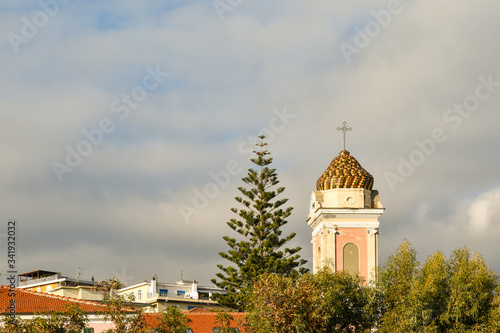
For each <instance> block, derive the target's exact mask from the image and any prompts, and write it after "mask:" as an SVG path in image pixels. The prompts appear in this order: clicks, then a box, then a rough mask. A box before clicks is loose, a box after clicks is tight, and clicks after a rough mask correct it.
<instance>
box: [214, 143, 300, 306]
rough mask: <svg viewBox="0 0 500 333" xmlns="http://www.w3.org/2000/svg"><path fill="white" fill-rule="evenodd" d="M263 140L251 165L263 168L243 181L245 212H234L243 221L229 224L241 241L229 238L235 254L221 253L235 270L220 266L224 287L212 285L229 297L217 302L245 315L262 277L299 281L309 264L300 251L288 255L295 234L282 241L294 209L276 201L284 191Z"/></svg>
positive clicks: (240, 188) (243, 210) (223, 296)
mask: <svg viewBox="0 0 500 333" xmlns="http://www.w3.org/2000/svg"><path fill="white" fill-rule="evenodd" d="M259 138H260V143H258V144H257V145H256V146H258V147H259V148H260V149H259V150H257V151H254V154H255V155H256V157H254V158H251V159H250V161H252V162H253V163H254V164H255V165H256V166H257V167H258V168H257V170H254V169H249V170H248V174H247V176H246V177H244V178H243V179H242V180H243V182H244V183H245V184H247V185H248V186H249V189H246V188H244V187H238V190H239V191H240V192H241V193H242V195H243V196H242V197H236V198H235V199H236V201H237V202H238V203H240V204H242V205H243V207H244V208H243V209H239V210H238V209H236V208H233V209H231V211H232V212H234V213H235V214H237V215H238V216H239V218H233V219H231V220H230V221H229V222H227V224H228V226H229V227H230V228H231V229H232V230H234V231H236V232H237V233H238V235H239V238H240V240H237V239H236V238H233V237H230V236H224V237H223V239H224V240H225V241H226V242H227V244H228V245H229V247H230V250H228V251H227V252H220V253H219V255H220V256H221V257H222V258H224V259H226V260H228V261H230V262H231V263H232V264H233V266H227V267H224V266H223V265H221V264H219V265H217V267H218V268H219V269H220V270H221V271H222V272H219V273H217V274H216V276H217V277H218V278H219V279H220V281H216V279H212V282H213V283H215V284H216V285H217V286H218V287H220V288H223V289H225V290H226V291H227V294H226V295H220V294H219V295H216V296H215V299H216V300H217V301H218V302H219V303H220V304H222V305H224V306H228V307H230V308H233V309H237V310H240V311H243V310H244V309H245V308H246V305H247V304H246V294H247V289H248V288H250V287H252V286H253V283H254V281H255V280H256V278H257V277H258V276H259V275H261V274H263V273H276V274H281V275H284V276H291V277H294V276H298V274H299V271H300V272H301V273H303V272H306V271H307V269H305V268H303V267H300V266H302V265H303V264H305V263H306V260H303V259H300V255H298V254H297V252H299V251H300V250H301V248H300V247H296V248H291V249H290V248H284V249H283V246H284V245H285V244H286V243H287V242H289V241H290V240H292V239H293V238H294V237H295V233H291V234H290V235H288V236H286V237H282V236H281V234H282V230H281V229H282V227H283V226H284V225H286V224H287V223H288V222H287V221H286V219H287V218H288V217H289V216H290V214H291V213H292V209H293V208H292V207H288V208H283V205H285V204H286V202H287V201H288V199H277V197H278V196H279V195H280V194H281V193H282V192H283V191H284V190H285V188H284V187H278V188H275V187H276V185H277V184H278V183H279V181H278V176H277V174H276V169H270V168H269V167H268V166H269V165H270V164H271V163H272V158H271V157H268V156H267V155H269V154H270V153H269V152H268V151H267V150H265V149H264V147H265V146H266V145H267V143H265V141H264V139H265V137H264V136H260V137H259ZM297 268H299V271H298V270H297Z"/></svg>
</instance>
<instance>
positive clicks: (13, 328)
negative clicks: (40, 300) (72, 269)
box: [0, 304, 89, 333]
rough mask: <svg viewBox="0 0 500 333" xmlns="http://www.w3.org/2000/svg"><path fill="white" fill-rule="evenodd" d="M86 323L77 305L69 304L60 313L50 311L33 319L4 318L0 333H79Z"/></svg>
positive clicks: (84, 316)
mask: <svg viewBox="0 0 500 333" xmlns="http://www.w3.org/2000/svg"><path fill="white" fill-rule="evenodd" d="M88 321H89V320H88V318H87V316H86V314H85V313H84V312H83V311H82V309H80V307H79V306H78V305H76V304H69V305H68V306H67V307H66V308H65V309H64V310H62V311H50V312H48V313H45V314H43V315H42V314H40V315H37V316H35V317H34V318H33V319H28V320H21V319H20V318H19V317H14V318H12V317H8V318H4V322H3V323H2V324H0V333H19V332H24V333H63V332H65V333H80V332H82V330H83V328H85V327H87V326H86V325H87V323H88Z"/></svg>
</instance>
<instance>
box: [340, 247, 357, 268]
mask: <svg viewBox="0 0 500 333" xmlns="http://www.w3.org/2000/svg"><path fill="white" fill-rule="evenodd" d="M343 260H344V271H347V272H349V273H351V274H356V273H359V248H358V246H357V245H356V244H354V243H347V244H346V245H345V246H344V256H343Z"/></svg>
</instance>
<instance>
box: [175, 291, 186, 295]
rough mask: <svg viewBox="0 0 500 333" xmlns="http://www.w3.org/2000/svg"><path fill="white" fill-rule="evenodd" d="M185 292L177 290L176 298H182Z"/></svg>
mask: <svg viewBox="0 0 500 333" xmlns="http://www.w3.org/2000/svg"><path fill="white" fill-rule="evenodd" d="M185 295H186V292H185V291H184V290H177V297H184V296H185Z"/></svg>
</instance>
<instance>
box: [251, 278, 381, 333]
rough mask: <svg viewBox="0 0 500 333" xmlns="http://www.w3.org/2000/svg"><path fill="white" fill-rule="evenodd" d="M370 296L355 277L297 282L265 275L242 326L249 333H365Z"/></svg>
mask: <svg viewBox="0 0 500 333" xmlns="http://www.w3.org/2000/svg"><path fill="white" fill-rule="evenodd" d="M373 292H374V291H373V289H372V288H371V287H367V286H363V284H362V281H361V279H360V277H359V276H358V275H350V274H349V273H347V272H333V271H332V270H330V269H324V270H321V271H320V272H318V273H317V274H315V275H311V274H304V275H301V276H299V277H297V278H292V277H285V276H282V275H277V274H265V275H262V276H261V277H260V278H259V279H258V280H257V281H256V283H255V285H254V288H253V289H252V292H251V294H250V300H251V304H252V306H251V307H250V311H249V314H248V316H247V326H248V328H249V329H250V331H251V332H254V333H264V332H266V333H267V332H269V333H281V332H297V333H298V332H302V333H307V332H311V333H312V332H315V333H316V332H317V333H323V332H324V333H326V332H364V331H367V332H368V331H369V330H370V328H371V327H373V325H374V318H376V315H375V312H376V309H374V307H376V305H377V303H376V302H375V301H374V298H372V297H371V296H372V295H373Z"/></svg>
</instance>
